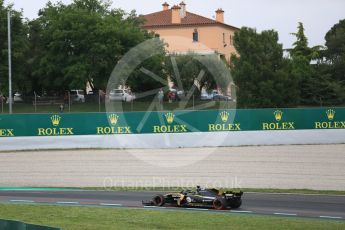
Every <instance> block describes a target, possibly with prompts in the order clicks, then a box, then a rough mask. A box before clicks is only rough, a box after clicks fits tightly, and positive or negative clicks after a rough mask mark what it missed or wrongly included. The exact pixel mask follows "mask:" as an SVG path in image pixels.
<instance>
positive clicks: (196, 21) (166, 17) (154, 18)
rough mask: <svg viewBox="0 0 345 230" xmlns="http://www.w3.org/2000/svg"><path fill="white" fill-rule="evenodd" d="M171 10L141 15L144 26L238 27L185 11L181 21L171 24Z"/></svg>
mask: <svg viewBox="0 0 345 230" xmlns="http://www.w3.org/2000/svg"><path fill="white" fill-rule="evenodd" d="M171 14H172V10H171V9H170V10H163V11H159V12H156V13H152V14H147V15H143V17H144V19H145V23H144V26H143V27H144V28H154V27H168V26H193V25H222V26H226V27H231V28H233V29H238V28H236V27H234V26H231V25H228V24H224V23H220V22H217V21H216V20H213V19H209V18H206V17H203V16H201V15H197V14H193V13H190V12H188V11H187V12H186V16H185V17H184V18H182V19H181V23H179V24H173V23H172V22H171V19H172V16H171Z"/></svg>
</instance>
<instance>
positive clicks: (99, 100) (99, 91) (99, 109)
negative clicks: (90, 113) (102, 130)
mask: <svg viewBox="0 0 345 230" xmlns="http://www.w3.org/2000/svg"><path fill="white" fill-rule="evenodd" d="M98 112H101V90H100V89H99V90H98Z"/></svg>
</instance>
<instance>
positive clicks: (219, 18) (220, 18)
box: [216, 8, 224, 23]
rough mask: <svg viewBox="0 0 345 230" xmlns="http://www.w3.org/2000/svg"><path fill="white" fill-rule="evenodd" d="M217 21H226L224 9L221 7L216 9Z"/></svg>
mask: <svg viewBox="0 0 345 230" xmlns="http://www.w3.org/2000/svg"><path fill="white" fill-rule="evenodd" d="M216 21H217V22H220V23H224V10H222V9H221V8H220V9H218V10H217V11H216Z"/></svg>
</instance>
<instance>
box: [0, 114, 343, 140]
mask: <svg viewBox="0 0 345 230" xmlns="http://www.w3.org/2000/svg"><path fill="white" fill-rule="evenodd" d="M310 129H345V108H316V109H314V108H313V109H243V110H242V109H236V110H209V111H174V112H126V113H116V112H114V113H70V114H67V113H66V114H64V113H60V114H16V115H0V138H1V137H25V136H36V137H40V136H73V135H122V134H161V133H165V134H166V133H189V132H241V131H272V132H274V131H275V130H281V131H282V130H287V131H293V130H310Z"/></svg>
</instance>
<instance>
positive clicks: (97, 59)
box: [31, 0, 151, 90]
mask: <svg viewBox="0 0 345 230" xmlns="http://www.w3.org/2000/svg"><path fill="white" fill-rule="evenodd" d="M109 6H110V4H109V3H108V2H104V1H100V0H75V1H74V2H73V3H71V4H69V5H64V4H63V3H61V2H60V3H57V4H52V3H48V4H47V6H46V7H45V8H44V9H42V10H41V11H40V15H39V18H38V19H36V20H35V21H33V22H31V35H32V36H33V37H35V34H37V33H38V34H39V38H38V40H39V41H38V43H37V45H38V51H37V53H36V54H37V55H38V59H39V63H37V64H38V65H37V66H36V68H35V71H34V73H33V75H34V76H35V78H37V79H38V81H39V82H40V83H41V84H42V87H44V88H46V89H51V90H65V89H68V88H69V89H72V88H85V85H86V82H92V83H93V85H92V86H93V88H95V89H99V88H102V89H104V88H105V87H106V84H107V81H108V78H109V76H110V73H111V71H112V70H113V68H114V66H115V65H116V63H117V62H118V60H119V59H120V58H121V57H122V55H123V54H124V53H126V52H127V51H128V50H129V49H130V48H132V47H133V46H135V45H137V44H138V43H140V42H143V41H144V40H146V39H148V38H150V37H151V35H149V34H148V33H147V32H145V31H143V30H141V28H140V24H141V21H140V20H138V19H137V16H136V15H135V12H131V13H130V14H126V13H125V12H123V11H122V10H113V9H110V8H109ZM33 42H34V43H35V41H33ZM34 46H35V45H34Z"/></svg>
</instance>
